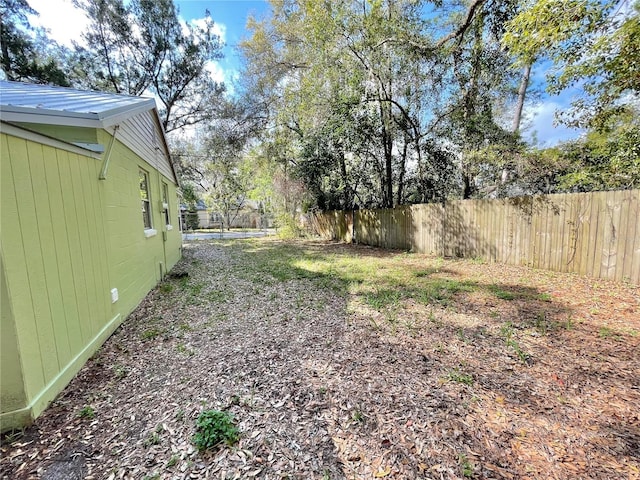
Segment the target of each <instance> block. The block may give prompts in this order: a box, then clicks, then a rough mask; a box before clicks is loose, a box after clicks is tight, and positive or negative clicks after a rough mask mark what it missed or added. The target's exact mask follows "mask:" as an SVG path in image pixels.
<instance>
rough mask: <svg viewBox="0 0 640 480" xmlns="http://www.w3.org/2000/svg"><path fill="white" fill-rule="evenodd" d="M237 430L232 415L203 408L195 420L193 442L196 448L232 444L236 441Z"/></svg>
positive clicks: (204, 448) (202, 448)
mask: <svg viewBox="0 0 640 480" xmlns="http://www.w3.org/2000/svg"><path fill="white" fill-rule="evenodd" d="M238 437H239V431H238V428H237V427H236V426H235V425H234V424H233V415H231V414H230V413H227V412H221V411H219V410H205V411H204V412H202V413H201V414H200V415H199V416H198V419H197V420H196V433H195V435H194V436H193V439H192V440H193V443H194V444H195V446H196V447H198V450H200V451H203V450H209V449H212V448H214V447H216V446H218V445H219V444H221V443H226V444H227V445H233V444H234V443H235V442H237V441H238Z"/></svg>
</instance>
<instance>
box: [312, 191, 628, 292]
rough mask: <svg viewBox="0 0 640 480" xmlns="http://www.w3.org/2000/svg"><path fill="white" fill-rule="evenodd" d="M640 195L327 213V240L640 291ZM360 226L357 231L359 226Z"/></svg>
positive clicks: (317, 221)
mask: <svg viewBox="0 0 640 480" xmlns="http://www.w3.org/2000/svg"><path fill="white" fill-rule="evenodd" d="M639 215H640V190H626V191H618V192H592V193H577V194H557V195H547V196H535V197H521V198H508V199H501V200H453V201H448V202H446V204H444V205H443V204H425V205H411V206H408V207H407V206H405V207H398V208H396V209H380V210H360V211H356V212H339V211H336V212H326V213H322V214H316V215H314V216H313V218H310V219H309V225H310V226H311V227H312V228H313V229H314V230H315V231H316V233H318V234H319V235H321V236H323V237H325V238H332V239H335V240H341V241H349V242H350V241H352V237H353V235H352V232H355V241H357V242H358V243H363V244H368V245H374V246H380V247H386V248H395V249H405V250H411V251H414V252H418V253H426V254H430V255H442V256H462V257H483V258H484V259H486V260H488V261H497V262H502V263H510V264H515V265H529V266H533V267H536V268H544V269H548V270H555V271H562V272H575V273H579V274H582V275H590V276H594V277H598V278H608V279H615V280H618V281H621V280H622V281H630V282H632V283H634V284H640V227H639V226H638V223H639V222H638V220H639V219H640V216H639ZM354 222H355V224H354Z"/></svg>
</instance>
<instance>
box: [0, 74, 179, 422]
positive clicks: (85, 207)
mask: <svg viewBox="0 0 640 480" xmlns="http://www.w3.org/2000/svg"><path fill="white" fill-rule="evenodd" d="M0 122H1V123H0V144H1V150H0V165H1V169H0V220H1V222H0V294H1V297H0V310H1V315H2V317H1V318H2V325H1V326H2V329H1V331H0V341H1V344H0V349H1V362H2V363H1V364H0V429H1V430H2V431H7V430H10V429H12V428H17V427H22V426H24V425H26V424H28V423H29V422H31V421H32V420H33V419H34V418H36V417H37V416H38V415H39V414H40V413H41V412H42V411H43V410H44V409H45V408H46V406H47V405H48V404H49V403H50V402H51V401H52V400H53V399H54V398H55V397H56V395H57V394H58V393H59V392H60V391H61V390H62V389H63V388H64V387H65V386H66V385H67V384H68V383H69V381H70V380H71V379H72V378H73V376H74V375H75V374H76V373H77V372H78V370H80V368H81V367H82V366H83V365H84V363H85V362H86V361H87V359H88V358H89V357H90V356H91V355H92V354H93V353H94V352H95V351H96V350H97V349H98V348H99V347H100V346H101V345H102V343H103V342H104V341H105V340H106V339H107V338H108V337H109V335H111V333H112V332H113V331H114V330H115V329H116V328H117V327H118V326H119V325H120V323H121V322H122V321H123V320H124V319H125V318H126V317H127V315H128V314H129V313H130V312H131V311H132V310H133V309H134V308H135V307H136V306H137V305H138V304H139V303H140V301H141V300H142V299H143V297H144V296H145V295H146V294H147V293H148V292H149V291H150V290H151V289H152V288H153V287H154V286H155V285H156V284H157V283H158V282H159V281H160V280H161V279H162V278H163V276H164V275H165V273H166V272H167V271H168V270H169V269H171V267H172V266H173V265H174V264H175V263H176V262H177V261H178V260H179V258H180V255H181V243H182V242H181V232H180V229H179V228H178V225H179V214H180V211H179V208H178V205H179V203H178V199H177V188H178V181H177V178H176V174H175V171H174V168H173V166H172V163H171V158H170V156H169V150H168V147H167V143H166V138H165V135H164V131H163V129H162V126H161V125H162V124H161V122H160V118H159V116H158V111H157V109H156V105H155V101H154V100H153V99H149V98H141V97H132V96H124V95H114V94H106V93H98V92H85V91H79V90H73V89H68V88H60V87H50V86H43V85H27V84H22V83H16V82H4V81H3V82H0Z"/></svg>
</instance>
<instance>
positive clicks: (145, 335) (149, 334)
mask: <svg viewBox="0 0 640 480" xmlns="http://www.w3.org/2000/svg"><path fill="white" fill-rule="evenodd" d="M161 333H162V331H161V330H159V329H157V328H149V329H147V330H145V331H144V332H142V333H141V334H140V338H141V339H142V340H145V341H149V340H154V339H155V338H156V337H157V336H158V335H160V334H161Z"/></svg>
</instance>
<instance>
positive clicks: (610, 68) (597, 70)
mask: <svg viewBox="0 0 640 480" xmlns="http://www.w3.org/2000/svg"><path fill="white" fill-rule="evenodd" d="M629 5H630V3H628V2H617V1H605V2H602V1H600V0H537V1H533V0H529V1H528V2H525V3H523V5H522V6H521V8H520V9H519V12H518V14H517V15H516V16H515V17H513V18H512V19H511V20H510V22H509V23H508V25H507V30H506V32H505V34H504V37H503V43H504V44H505V45H506V46H507V47H508V48H509V49H510V51H511V52H512V53H513V54H515V55H516V56H517V58H518V59H520V61H525V62H526V61H530V60H531V59H535V58H537V57H542V56H546V57H548V58H550V59H551V60H552V62H553V64H554V67H555V68H553V69H552V70H551V71H550V73H549V75H548V78H547V80H548V90H549V91H550V92H551V93H556V94H557V93H560V92H561V91H563V90H564V89H566V88H567V87H570V86H577V85H579V86H580V87H581V90H582V92H583V93H582V95H581V96H580V98H578V99H577V100H575V101H574V102H573V109H572V110H571V111H568V112H564V115H562V116H561V117H560V119H561V120H562V121H563V122H565V123H567V124H569V125H577V126H585V127H591V128H596V129H600V128H602V126H603V125H604V124H605V123H607V121H608V119H609V118H610V116H612V115H615V114H617V113H619V111H620V109H621V108H622V106H623V105H624V104H625V103H628V101H629V99H630V98H633V96H634V95H635V96H637V95H638V93H639V92H640V62H638V50H637V48H638V44H639V43H640V2H638V1H634V2H632V7H630V8H628V7H629ZM627 8H628V9H627ZM630 95H631V97H630Z"/></svg>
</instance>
